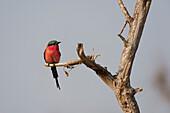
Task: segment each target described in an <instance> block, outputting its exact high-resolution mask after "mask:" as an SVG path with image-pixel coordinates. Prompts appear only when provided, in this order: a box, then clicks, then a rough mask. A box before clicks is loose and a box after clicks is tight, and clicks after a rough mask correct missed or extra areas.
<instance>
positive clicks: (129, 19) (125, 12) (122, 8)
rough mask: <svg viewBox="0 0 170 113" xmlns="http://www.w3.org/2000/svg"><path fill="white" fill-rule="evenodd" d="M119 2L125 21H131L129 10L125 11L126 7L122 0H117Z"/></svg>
mask: <svg viewBox="0 0 170 113" xmlns="http://www.w3.org/2000/svg"><path fill="white" fill-rule="evenodd" d="M117 1H118V3H119V6H120V8H121V10H122V12H123V13H124V15H125V17H126V19H127V21H128V22H129V24H130V23H131V21H132V20H133V19H132V17H131V16H130V14H129V12H128V11H127V9H126V7H125V6H124V4H123V2H122V0H117Z"/></svg>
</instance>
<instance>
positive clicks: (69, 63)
mask: <svg viewBox="0 0 170 113" xmlns="http://www.w3.org/2000/svg"><path fill="white" fill-rule="evenodd" d="M86 58H87V59H92V55H87V56H86ZM81 63H82V61H81V59H80V58H79V59H75V60H71V61H69V62H65V63H54V64H48V63H45V66H46V67H54V66H55V67H60V66H64V67H70V66H73V65H78V64H81Z"/></svg>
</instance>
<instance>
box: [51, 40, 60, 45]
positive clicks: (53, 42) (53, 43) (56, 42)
mask: <svg viewBox="0 0 170 113" xmlns="http://www.w3.org/2000/svg"><path fill="white" fill-rule="evenodd" d="M59 43H61V42H58V41H56V40H51V41H50V42H49V43H48V46H52V45H58V44H59Z"/></svg>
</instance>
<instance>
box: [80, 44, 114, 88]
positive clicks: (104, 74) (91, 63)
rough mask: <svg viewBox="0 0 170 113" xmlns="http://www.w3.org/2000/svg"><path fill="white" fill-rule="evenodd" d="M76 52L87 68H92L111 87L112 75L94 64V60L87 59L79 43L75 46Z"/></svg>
mask: <svg viewBox="0 0 170 113" xmlns="http://www.w3.org/2000/svg"><path fill="white" fill-rule="evenodd" d="M77 54H78V56H79V57H80V59H81V61H82V62H83V63H84V64H85V65H86V66H87V67H89V68H91V69H92V70H94V71H95V72H96V74H97V75H98V76H99V77H100V78H101V79H102V80H103V81H104V82H105V83H106V84H107V85H108V86H109V87H110V88H113V82H112V81H113V78H114V77H113V76H112V75H111V73H110V72H108V71H107V70H106V69H105V68H103V67H102V66H100V65H99V64H96V63H95V61H93V60H90V59H88V58H87V57H86V56H85V53H84V49H83V44H82V43H79V44H78V47H77Z"/></svg>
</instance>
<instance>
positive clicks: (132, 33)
mask: <svg viewBox="0 0 170 113" xmlns="http://www.w3.org/2000/svg"><path fill="white" fill-rule="evenodd" d="M151 1H152V0H137V2H136V6H135V11H134V14H133V17H131V16H130V15H129V13H128V11H127V9H126V7H125V6H124V4H123V2H122V0H118V3H119V6H120V8H121V10H122V12H123V13H124V15H125V17H126V21H125V24H124V26H123V28H122V30H121V32H120V34H118V36H119V37H120V38H121V40H122V41H123V43H124V47H123V52H122V56H121V61H120V64H119V67H118V72H117V75H112V74H111V73H110V72H109V71H108V70H107V69H106V68H104V67H102V66H100V65H99V64H96V63H95V59H96V58H94V55H91V56H86V55H85V53H84V49H83V44H82V43H79V44H78V47H77V54H78V56H79V57H80V59H76V60H73V61H70V62H66V63H58V64H50V65H49V64H46V66H54V65H55V66H65V67H69V68H73V65H77V64H80V63H83V64H85V65H86V66H87V67H89V68H91V69H92V70H94V71H95V72H96V74H97V75H98V76H99V77H100V78H101V79H102V80H103V81H104V82H105V83H106V84H107V85H108V86H109V87H110V88H111V89H112V90H113V91H114V93H115V95H116V98H117V100H118V103H119V104H120V106H121V108H122V110H123V111H124V112H125V113H139V112H140V111H139V107H138V104H137V102H136V99H135V97H134V95H135V94H136V93H137V92H140V91H142V89H141V88H136V89H134V88H132V87H131V85H130V74H131V69H132V65H133V61H134V58H135V54H136V51H137V49H138V45H139V42H140V39H141V36H142V32H143V28H144V24H145V21H146V17H147V15H148V12H149V8H150V5H151ZM127 23H128V24H129V26H130V28H129V34H128V37H127V38H126V39H125V38H124V37H123V36H122V35H121V34H122V32H123V30H124V28H125V27H126V24H127ZM67 74H68V73H67Z"/></svg>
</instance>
